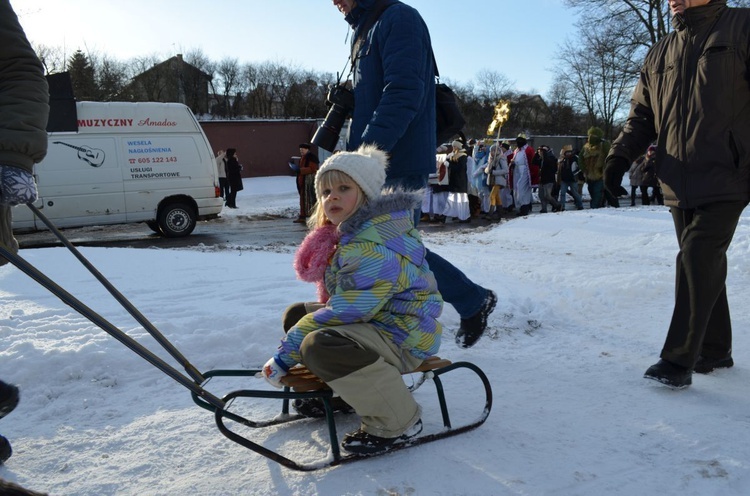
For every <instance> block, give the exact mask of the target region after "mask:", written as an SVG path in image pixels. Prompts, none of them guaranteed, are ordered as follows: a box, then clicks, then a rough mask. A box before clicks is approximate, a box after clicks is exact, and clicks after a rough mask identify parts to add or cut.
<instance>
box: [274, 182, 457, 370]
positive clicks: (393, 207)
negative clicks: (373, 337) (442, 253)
mask: <svg viewBox="0 0 750 496" xmlns="http://www.w3.org/2000/svg"><path fill="white" fill-rule="evenodd" d="M421 194H422V192H421V191H420V192H404V191H403V190H400V189H399V190H390V191H384V192H383V195H382V196H381V197H380V198H378V199H377V200H375V201H372V202H370V203H366V204H365V205H363V206H362V207H361V208H360V209H359V210H358V211H357V212H356V213H355V214H354V215H353V216H352V217H351V218H349V219H348V220H346V221H345V222H343V223H342V224H341V225H340V226H339V230H340V231H341V240H340V242H339V247H338V249H337V250H336V252H335V253H334V255H333V257H332V258H331V261H330V263H329V265H328V268H327V269H326V275H325V283H326V287H327V289H328V293H329V294H330V295H331V297H330V299H329V300H328V303H327V304H326V306H325V307H324V308H321V309H320V310H317V311H316V312H314V313H310V314H307V315H306V316H305V317H303V318H302V319H300V321H299V322H298V323H297V324H296V325H295V326H294V327H292V328H291V329H290V330H289V332H288V333H287V335H286V337H285V339H284V340H282V342H281V346H279V349H278V352H277V353H276V356H275V359H276V362H278V363H279V365H281V366H282V367H286V368H287V369H288V368H289V367H292V366H294V365H295V364H297V363H299V362H300V360H301V357H300V353H299V349H300V345H301V344H302V340H303V339H304V338H305V336H306V335H307V334H309V333H311V332H313V331H317V330H319V329H325V328H335V327H336V326H339V325H345V324H353V323H364V322H367V323H370V324H374V325H375V326H376V327H377V328H378V330H379V331H380V332H381V333H383V335H384V336H386V337H387V338H388V339H390V340H391V341H392V342H393V343H394V344H396V345H397V346H398V347H400V348H401V349H402V350H404V351H406V352H409V353H411V354H412V355H414V356H415V357H417V358H427V357H429V356H432V355H434V354H435V353H437V351H438V349H439V348H440V335H441V333H442V327H441V325H440V323H439V322H438V321H437V318H438V317H439V316H440V313H441V312H442V308H443V299H442V298H441V296H440V293H438V290H437V283H436V282H435V277H434V276H433V274H432V271H430V268H429V266H428V264H427V261H426V260H425V253H426V250H425V247H424V245H423V244H422V240H421V238H420V236H419V231H417V230H416V229H415V228H414V224H413V221H412V217H413V212H412V210H413V209H414V207H415V206H416V205H418V204H419V203H420V202H421Z"/></svg>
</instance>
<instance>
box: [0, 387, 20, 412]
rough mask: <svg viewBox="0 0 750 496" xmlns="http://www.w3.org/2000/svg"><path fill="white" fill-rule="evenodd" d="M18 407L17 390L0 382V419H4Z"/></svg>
mask: <svg viewBox="0 0 750 496" xmlns="http://www.w3.org/2000/svg"><path fill="white" fill-rule="evenodd" d="M16 405H18V388H17V387H16V386H14V385H13V384H6V383H4V382H3V381H0V418H3V417H5V416H6V415H8V414H9V413H10V412H12V411H13V409H14V408H15V407H16Z"/></svg>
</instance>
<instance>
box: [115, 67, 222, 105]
mask: <svg viewBox="0 0 750 496" xmlns="http://www.w3.org/2000/svg"><path fill="white" fill-rule="evenodd" d="M211 79H212V76H211V75H210V74H207V73H205V72H203V71H202V70H200V69H198V68H197V67H195V66H194V65H191V64H188V63H187V62H185V61H184V60H183V59H182V54H181V53H178V54H177V55H175V56H174V57H171V58H169V59H167V60H165V61H164V62H161V63H159V64H156V65H155V66H153V67H152V68H150V69H148V70H146V71H144V72H142V73H140V74H138V75H137V76H135V77H133V79H132V81H131V83H130V84H129V85H128V86H127V87H126V88H125V93H127V94H128V96H129V98H130V99H131V100H132V101H144V102H177V103H183V104H185V105H187V106H188V107H190V109H191V110H192V111H193V113H194V114H196V115H201V114H206V113H208V111H209V99H208V95H209V91H208V89H209V84H210V82H211Z"/></svg>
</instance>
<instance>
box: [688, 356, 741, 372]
mask: <svg viewBox="0 0 750 496" xmlns="http://www.w3.org/2000/svg"><path fill="white" fill-rule="evenodd" d="M733 365H734V360H732V356H731V355H730V356H726V357H724V358H706V357H704V356H701V357H699V358H698V361H697V362H695V367H693V372H695V373H696V374H708V373H710V372H713V371H714V370H715V369H728V368H729V367H732V366H733Z"/></svg>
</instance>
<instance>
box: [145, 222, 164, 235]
mask: <svg viewBox="0 0 750 496" xmlns="http://www.w3.org/2000/svg"><path fill="white" fill-rule="evenodd" d="M146 225H147V226H148V227H149V229H151V230H152V231H154V232H155V233H156V234H161V228H160V227H159V222H157V221H155V220H147V221H146Z"/></svg>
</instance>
